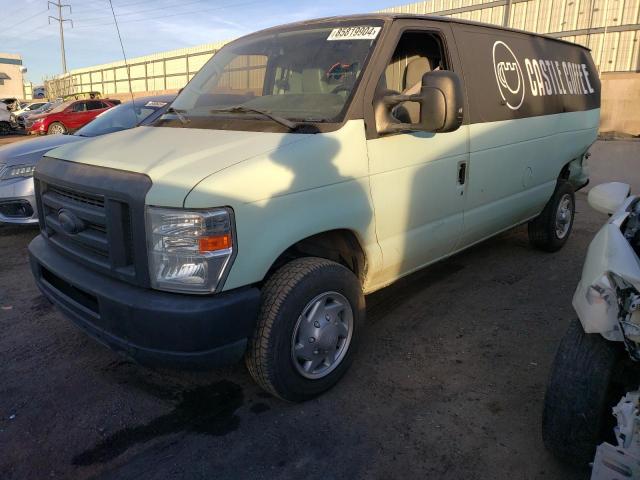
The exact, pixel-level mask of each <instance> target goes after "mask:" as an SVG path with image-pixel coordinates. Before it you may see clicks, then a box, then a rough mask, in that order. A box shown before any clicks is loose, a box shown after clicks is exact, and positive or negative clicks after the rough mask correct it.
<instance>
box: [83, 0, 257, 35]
mask: <svg viewBox="0 0 640 480" xmlns="http://www.w3.org/2000/svg"><path fill="white" fill-rule="evenodd" d="M258 3H262V4H264V0H254V1H250V2H244V3H235V4H229V5H221V6H219V7H214V8H203V9H200V10H191V11H189V12H180V13H170V14H166V15H160V16H156V17H148V18H136V19H133V20H124V21H122V22H120V24H122V23H134V22H148V21H150V20H161V19H163V18H173V17H177V16H180V15H194V14H200V13H203V12H211V11H215V10H223V9H226V8H234V7H246V6H249V5H255V4H258ZM113 23H114V22H108V23H95V24H91V25H82V26H81V27H78V28H76V30H78V29H80V28H95V27H102V26H107V25H113Z"/></svg>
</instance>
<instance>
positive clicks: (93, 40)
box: [0, 0, 408, 84]
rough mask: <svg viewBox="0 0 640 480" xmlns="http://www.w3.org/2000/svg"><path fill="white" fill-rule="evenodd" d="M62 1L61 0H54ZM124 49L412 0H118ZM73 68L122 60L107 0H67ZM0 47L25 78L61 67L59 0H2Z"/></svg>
mask: <svg viewBox="0 0 640 480" xmlns="http://www.w3.org/2000/svg"><path fill="white" fill-rule="evenodd" d="M54 1H57V0H54ZM112 2H113V8H114V11H115V14H116V17H117V19H118V24H119V26H120V33H121V35H122V39H123V43H124V48H125V53H126V55H127V57H128V58H133V57H137V56H141V55H147V54H150V53H156V52H162V51H164V50H173V49H176V48H184V47H190V46H194V45H199V44H202V43H211V42H216V41H219V40H228V39H232V38H235V37H238V36H241V35H244V34H247V33H251V32H254V31H256V30H260V29H262V28H266V27H270V26H273V25H279V24H283V23H289V22H294V21H298V20H305V19H310V18H317V17H325V16H332V15H346V14H351V13H364V12H371V11H374V10H378V9H381V8H385V7H391V6H395V5H401V4H404V3H408V2H407V0H396V1H394V0H297V1H296V0H274V1H264V0H262V1H257V0H112ZM62 3H64V4H68V5H71V13H70V12H69V9H68V8H65V9H64V10H63V17H64V18H69V19H71V20H73V27H72V26H71V24H70V22H65V34H64V37H65V46H66V56H67V68H68V69H69V70H72V69H74V68H81V67H88V66H91V65H98V64H101V63H109V62H113V61H117V60H122V51H121V48H120V43H119V41H118V36H117V31H116V27H115V24H114V22H113V16H112V14H111V7H110V5H109V0H62ZM0 11H2V12H3V16H2V17H3V20H4V21H3V27H1V28H0V52H3V53H7V52H8V53H18V54H20V55H22V58H23V63H24V66H25V67H27V74H26V79H27V80H30V81H32V82H34V83H35V84H40V83H41V82H42V80H43V77H45V76H47V77H50V76H52V75H57V74H59V73H61V72H62V65H61V59H60V35H59V27H58V23H57V22H55V21H53V22H52V23H51V24H48V16H49V15H52V16H57V7H53V6H52V7H51V10H49V11H47V0H0Z"/></svg>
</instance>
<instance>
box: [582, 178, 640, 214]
mask: <svg viewBox="0 0 640 480" xmlns="http://www.w3.org/2000/svg"><path fill="white" fill-rule="evenodd" d="M630 193H631V187H630V186H629V185H628V184H626V183H621V182H611V183H603V184H600V185H598V186H596V187H593V188H592V189H591V191H589V196H588V201H589V205H591V208H593V209H594V210H597V211H599V212H602V213H607V214H609V215H613V214H614V213H615V212H617V211H618V209H619V208H620V207H621V206H622V204H623V203H624V201H625V200H626V199H627V197H629V194H630Z"/></svg>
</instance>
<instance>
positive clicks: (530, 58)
mask: <svg viewBox="0 0 640 480" xmlns="http://www.w3.org/2000/svg"><path fill="white" fill-rule="evenodd" d="M599 107H600V82H599V79H598V75H597V72H596V69H595V68H594V64H593V61H592V59H591V56H590V54H589V51H588V50H587V49H585V48H583V47H580V46H578V45H574V44H571V43H567V42H564V41H560V40H557V39H553V38H550V37H544V36H540V35H534V34H531V33H526V32H520V31H514V30H509V29H503V28H497V27H491V26H487V25H482V24H477V23H470V22H463V21H458V20H455V19H448V18H439V17H426V16H409V15H368V16H353V17H341V18H331V19H323V20H316V21H309V22H304V23H297V24H293V25H287V26H283V27H278V28H272V29H269V30H266V31H262V32H259V33H255V34H252V35H249V36H247V37H244V38H241V39H239V40H236V41H234V42H232V43H230V44H228V45H227V46H225V47H224V48H222V49H221V50H220V51H219V52H218V53H217V54H216V55H215V56H214V57H213V58H212V59H211V60H210V61H209V62H208V63H207V64H206V65H205V66H204V67H203V68H202V70H201V71H200V72H199V73H198V74H197V75H196V76H195V77H194V78H193V79H192V80H191V81H190V82H189V84H188V85H187V86H186V87H185V89H184V90H183V91H182V92H181V93H180V95H179V96H178V98H177V99H176V100H175V102H174V103H173V105H172V108H171V109H170V110H169V111H168V113H167V114H166V115H164V116H163V117H161V118H160V119H159V120H158V121H157V123H156V124H154V125H153V126H145V127H139V128H137V129H133V130H129V131H124V132H120V133H115V134H112V135H107V136H105V137H100V138H96V139H93V140H89V141H86V142H82V143H80V144H70V145H67V146H63V147H61V148H58V149H56V150H54V151H52V152H49V153H48V154H47V156H46V157H45V158H44V159H43V160H42V161H41V162H40V163H39V164H38V167H37V170H36V174H35V184H36V196H37V202H38V208H39V217H40V227H41V235H40V236H38V237H37V238H36V239H35V240H33V242H32V243H31V245H30V247H29V250H30V254H31V264H32V269H33V273H34V275H35V278H36V281H37V283H38V285H39V287H40V289H41V290H42V291H43V292H44V294H45V295H46V296H47V297H48V298H49V299H50V300H51V301H52V302H54V303H55V304H56V305H57V306H58V307H59V308H60V309H61V310H62V311H63V312H64V313H65V314H66V315H67V316H68V317H70V318H71V319H72V320H73V321H74V322H75V323H77V324H78V325H79V326H80V327H82V328H83V329H84V330H86V331H87V332H88V333H89V334H91V335H92V336H94V337H95V338H97V339H98V340H100V341H101V342H103V343H105V344H107V345H109V346H111V347H112V348H114V349H116V350H119V351H122V352H124V353H125V354H127V355H129V356H131V357H133V358H134V359H137V360H138V361H140V362H143V363H144V362H146V363H153V364H157V363H162V364H169V365H176V366H177V365H184V366H192V365H197V366H210V365H220V364H224V363H229V362H236V361H239V360H240V359H242V358H243V357H244V358H245V360H246V363H247V365H248V367H249V370H250V371H251V374H252V375H253V376H254V378H255V379H256V380H257V381H258V383H259V384H260V385H261V386H262V387H264V388H265V389H267V390H268V391H269V392H271V393H273V394H274V395H278V396H280V397H282V398H285V399H288V400H293V401H299V400H304V399H307V398H310V397H313V396H315V395H318V394H320V393H321V392H323V391H325V390H327V389H328V388H330V387H331V386H332V385H334V384H335V383H336V382H337V381H338V380H339V378H340V377H341V376H342V375H343V374H344V373H345V371H346V370H347V368H348V367H349V364H350V363H351V361H352V357H353V354H354V351H355V347H356V344H357V343H358V341H359V339H360V338H361V337H362V334H363V328H364V326H365V324H364V312H365V295H366V294H368V293H371V292H373V291H375V290H378V289H381V288H383V287H385V286H386V285H389V284H390V283H392V282H394V281H395V280H397V279H399V278H401V277H403V276H405V275H408V274H410V273H411V272H414V271H416V270H418V269H420V268H422V267H424V266H426V265H429V264H431V263H433V262H436V261H438V260H441V259H443V258H445V257H447V256H450V255H453V254H455V253H456V252H459V251H461V250H463V249H465V248H467V247H469V246H470V245H473V244H475V243H477V242H480V241H482V240H484V239H486V238H489V237H491V236H493V235H495V234H497V233H499V232H502V231H504V230H506V229H509V228H511V227H514V226H516V225H520V224H522V223H525V222H529V234H530V237H531V242H532V244H533V245H534V246H537V247H540V248H541V249H543V250H547V251H555V250H558V249H559V248H560V247H562V245H563V244H564V243H565V242H566V240H567V237H568V236H569V234H570V232H571V227H572V222H573V215H574V210H575V209H574V191H575V190H577V189H579V188H581V187H583V186H584V185H585V184H586V183H587V181H588V176H587V174H586V170H585V165H584V163H583V162H584V158H585V155H586V153H587V150H588V148H589V146H590V145H591V144H592V143H593V142H594V141H595V139H596V135H597V131H598V123H599V116H600V110H599Z"/></svg>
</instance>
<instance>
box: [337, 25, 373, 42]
mask: <svg viewBox="0 0 640 480" xmlns="http://www.w3.org/2000/svg"><path fill="white" fill-rule="evenodd" d="M381 29H382V27H368V26H366V25H357V26H355V27H340V28H334V29H333V30H332V31H331V35H329V38H327V40H328V41H330V42H332V41H336V40H375V39H376V38H377V37H378V34H379V33H380V30H381Z"/></svg>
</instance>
